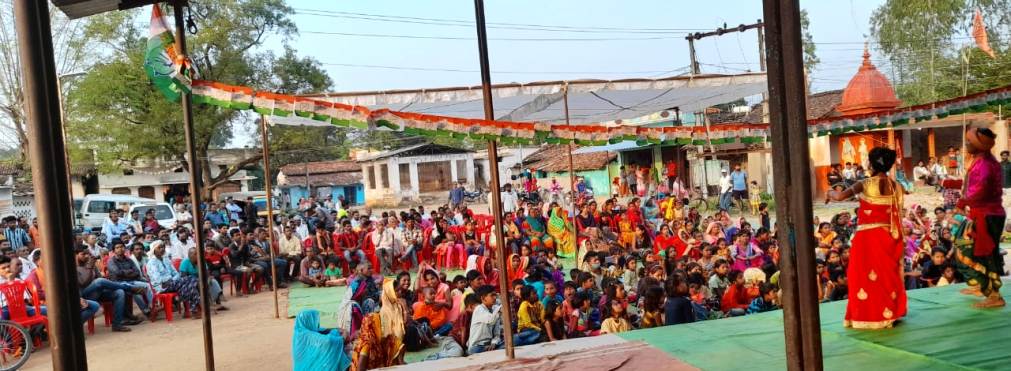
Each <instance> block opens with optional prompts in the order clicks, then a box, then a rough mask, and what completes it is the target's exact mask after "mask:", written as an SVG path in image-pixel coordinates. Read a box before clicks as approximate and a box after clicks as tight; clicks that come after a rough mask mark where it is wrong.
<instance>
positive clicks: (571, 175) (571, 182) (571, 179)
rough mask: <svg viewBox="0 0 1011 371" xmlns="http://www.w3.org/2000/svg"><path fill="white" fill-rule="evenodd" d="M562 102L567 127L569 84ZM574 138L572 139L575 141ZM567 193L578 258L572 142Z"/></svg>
mask: <svg viewBox="0 0 1011 371" xmlns="http://www.w3.org/2000/svg"><path fill="white" fill-rule="evenodd" d="M563 89H564V90H563V93H564V94H563V95H562V102H563V103H564V104H565V125H569V84H568V83H565V87H564V88H563ZM575 139H576V138H575V137H573V138H572V140H573V141H575ZM569 190H570V191H569V192H570V194H571V195H572V200H571V201H570V203H571V204H572V231H573V235H574V236H575V241H577V242H576V256H579V243H578V241H579V228H576V215H579V213H578V212H577V211H576V199H577V198H578V196H579V195H578V194H577V193H576V170H575V166H573V165H572V142H569Z"/></svg>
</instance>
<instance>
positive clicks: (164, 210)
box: [133, 205, 175, 220]
mask: <svg viewBox="0 0 1011 371" xmlns="http://www.w3.org/2000/svg"><path fill="white" fill-rule="evenodd" d="M133 210H136V211H137V214H138V215H141V216H144V215H145V214H147V212H148V210H154V218H155V219H157V220H170V219H175V214H174V213H172V208H170V207H169V206H168V205H150V206H148V205H145V206H137V207H135V208H133Z"/></svg>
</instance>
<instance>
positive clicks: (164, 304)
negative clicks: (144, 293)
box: [148, 283, 176, 322]
mask: <svg viewBox="0 0 1011 371" xmlns="http://www.w3.org/2000/svg"><path fill="white" fill-rule="evenodd" d="M148 285H149V286H151V291H154V286H152V285H151V284H150V283H148ZM175 297H176V293H174V292H164V293H160V294H157V293H156V294H154V303H151V322H154V321H155V320H157V319H158V311H159V310H164V311H165V320H166V321H168V322H172V312H173V310H172V301H173V300H175ZM156 303H161V308H159V307H158V306H157V305H155V304H156Z"/></svg>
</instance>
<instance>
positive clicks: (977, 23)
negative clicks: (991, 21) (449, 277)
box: [972, 8, 997, 59]
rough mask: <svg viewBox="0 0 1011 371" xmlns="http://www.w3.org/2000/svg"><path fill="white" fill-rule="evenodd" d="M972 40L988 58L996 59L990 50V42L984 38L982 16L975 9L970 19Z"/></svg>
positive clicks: (984, 28) (984, 30)
mask: <svg viewBox="0 0 1011 371" xmlns="http://www.w3.org/2000/svg"><path fill="white" fill-rule="evenodd" d="M972 38H973V39H976V46H978V47H979V50H982V51H983V52H984V53H986V55H989V56H990V58H994V59H997V55H995V54H994V53H993V49H990V40H989V38H987V36H986V24H984V23H983V14H982V13H980V11H979V8H976V15H975V16H973V17H972Z"/></svg>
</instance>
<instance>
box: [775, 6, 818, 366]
mask: <svg viewBox="0 0 1011 371" xmlns="http://www.w3.org/2000/svg"><path fill="white" fill-rule="evenodd" d="M764 9H765V26H766V28H765V31H766V35H767V37H768V39H767V40H766V53H767V57H768V58H767V63H768V68H769V74H768V81H769V111H770V123H771V140H772V143H773V146H772V161H773V165H774V166H773V168H774V169H775V170H776V171H775V177H776V181H775V183H774V186H775V193H776V220H777V221H778V224H779V228H780V229H779V232H777V235H778V239H779V244H780V246H781V247H782V248H781V251H782V257H781V259H780V260H781V267H780V269H781V272H782V273H781V278H780V282H781V283H782V288H783V323H784V332H785V336H784V337H785V339H786V359H787V368H788V369H789V370H814V371H818V370H821V369H822V367H823V366H822V352H821V325H820V323H819V314H818V288H817V286H816V281H815V280H816V279H817V273H816V272H815V266H814V248H815V247H816V246H817V245H816V244H815V243H814V227H813V225H812V223H813V210H812V205H811V163H810V157H809V153H808V152H809V149H808V138H807V109H806V107H805V106H806V104H805V100H806V99H805V95H806V94H805V92H806V86H805V84H804V61H803V52H804V51H803V46H802V44H801V41H800V39H801V36H800V35H801V28H800V5H799V4H798V0H789V1H781V0H764Z"/></svg>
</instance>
